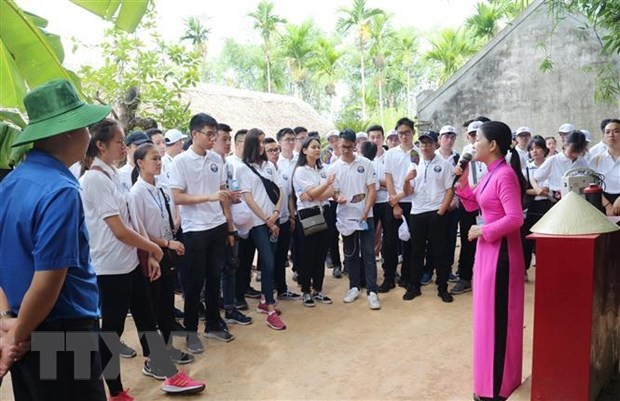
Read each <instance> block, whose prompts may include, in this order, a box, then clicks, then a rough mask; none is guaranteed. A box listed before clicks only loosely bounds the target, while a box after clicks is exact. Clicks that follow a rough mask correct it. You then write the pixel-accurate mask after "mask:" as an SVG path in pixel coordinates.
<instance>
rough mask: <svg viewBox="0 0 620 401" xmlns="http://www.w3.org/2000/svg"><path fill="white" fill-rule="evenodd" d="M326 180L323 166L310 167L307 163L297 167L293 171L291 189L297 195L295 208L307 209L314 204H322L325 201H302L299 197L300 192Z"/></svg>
mask: <svg viewBox="0 0 620 401" xmlns="http://www.w3.org/2000/svg"><path fill="white" fill-rule="evenodd" d="M326 180H327V171H326V170H325V167H321V169H318V168H316V167H315V168H312V167H310V166H308V165H305V166H301V167H297V168H296V169H295V170H294V172H293V189H294V190H295V195H296V196H297V203H296V204H297V210H302V209H307V208H310V207H315V206H322V205H323V204H324V203H325V201H318V200H311V201H302V200H300V199H299V197H300V196H301V194H302V193H304V192H305V191H306V190H308V189H310V188H314V187H318V186H319V185H321V184H323V183H324V182H325V181H326Z"/></svg>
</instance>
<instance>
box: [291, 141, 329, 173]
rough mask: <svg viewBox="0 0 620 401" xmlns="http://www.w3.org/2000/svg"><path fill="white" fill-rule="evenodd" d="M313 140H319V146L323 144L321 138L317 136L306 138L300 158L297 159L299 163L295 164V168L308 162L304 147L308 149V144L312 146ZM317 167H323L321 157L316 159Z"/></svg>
mask: <svg viewBox="0 0 620 401" xmlns="http://www.w3.org/2000/svg"><path fill="white" fill-rule="evenodd" d="M312 141H317V142H318V144H319V146H321V140H320V139H319V138H316V137H308V138H306V139H305V140H304V144H303V145H301V150H300V151H299V159H297V164H296V165H295V168H297V167H301V166H305V165H307V164H308V158H307V157H306V154H305V153H304V149H308V146H310V143H312ZM316 167H317V168H319V169H320V168H321V167H323V163H321V158H320V157H319V158H318V159H317V160H316Z"/></svg>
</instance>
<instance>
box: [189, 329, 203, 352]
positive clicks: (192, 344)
mask: <svg viewBox="0 0 620 401" xmlns="http://www.w3.org/2000/svg"><path fill="white" fill-rule="evenodd" d="M186 340H187V350H188V351H189V352H191V353H192V354H200V353H202V352H204V350H205V347H204V345H202V341H200V338H198V334H197V333H189V334H188V335H187V337H186Z"/></svg>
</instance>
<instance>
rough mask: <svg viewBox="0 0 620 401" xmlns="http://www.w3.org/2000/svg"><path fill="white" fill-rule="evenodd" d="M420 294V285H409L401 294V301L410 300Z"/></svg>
mask: <svg viewBox="0 0 620 401" xmlns="http://www.w3.org/2000/svg"><path fill="white" fill-rule="evenodd" d="M420 295H422V292H421V291H420V287H409V288H408V289H407V291H406V292H405V294H404V295H403V301H411V300H412V299H413V298H415V297H419V296H420Z"/></svg>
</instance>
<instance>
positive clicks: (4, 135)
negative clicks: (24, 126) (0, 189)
mask: <svg viewBox="0 0 620 401" xmlns="http://www.w3.org/2000/svg"><path fill="white" fill-rule="evenodd" d="M20 132H21V131H20V130H18V129H17V128H14V127H11V126H10V125H8V124H6V123H4V122H0V168H2V169H8V168H11V165H12V164H15V163H11V162H10V159H11V153H12V149H11V145H12V144H13V142H14V141H15V138H17V136H18V135H19V134H20Z"/></svg>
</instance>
